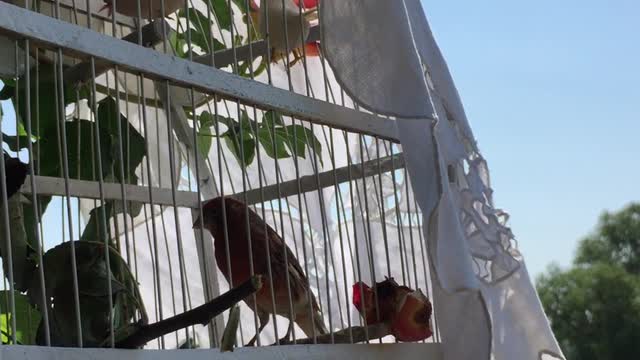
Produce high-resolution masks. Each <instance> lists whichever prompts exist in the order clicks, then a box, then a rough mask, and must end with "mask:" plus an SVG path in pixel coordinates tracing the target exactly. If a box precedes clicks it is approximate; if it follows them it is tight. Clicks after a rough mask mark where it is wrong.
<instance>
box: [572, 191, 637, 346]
mask: <svg viewBox="0 0 640 360" xmlns="http://www.w3.org/2000/svg"><path fill="white" fill-rule="evenodd" d="M599 262H602V263H607V264H612V265H618V266H622V267H623V268H624V269H625V270H626V271H628V272H629V273H631V274H635V275H640V204H631V205H629V206H627V207H626V208H624V209H622V210H621V211H619V212H615V213H609V212H604V213H603V214H602V215H601V216H600V223H599V224H598V227H597V228H596V231H595V232H594V233H593V234H591V235H589V236H587V237H586V238H585V239H584V240H582V241H581V242H580V244H579V246H578V251H577V254H576V259H575V263H576V264H593V263H599ZM639 338H640V335H639Z"/></svg>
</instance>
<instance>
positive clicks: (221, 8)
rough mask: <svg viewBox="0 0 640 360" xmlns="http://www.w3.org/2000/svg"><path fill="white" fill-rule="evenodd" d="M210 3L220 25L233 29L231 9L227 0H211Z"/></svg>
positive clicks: (222, 27)
mask: <svg viewBox="0 0 640 360" xmlns="http://www.w3.org/2000/svg"><path fill="white" fill-rule="evenodd" d="M209 5H211V8H212V10H213V13H214V14H215V16H216V19H217V20H218V26H220V28H221V29H225V30H231V25H232V19H231V9H229V4H228V3H227V0H209Z"/></svg>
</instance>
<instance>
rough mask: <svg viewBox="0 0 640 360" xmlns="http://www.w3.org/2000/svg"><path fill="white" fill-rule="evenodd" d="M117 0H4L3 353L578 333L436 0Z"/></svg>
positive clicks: (186, 350)
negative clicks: (499, 202) (497, 189)
mask: <svg viewBox="0 0 640 360" xmlns="http://www.w3.org/2000/svg"><path fill="white" fill-rule="evenodd" d="M103 5H105V3H102V2H101V1H95V0H87V1H76V0H55V1H50V0H39V1H29V0H25V1H14V2H0V47H1V48H2V54H1V55H0V56H1V57H0V76H1V80H2V83H3V88H2V90H1V91H0V99H1V100H2V110H3V118H2V120H3V121H2V123H1V126H2V131H1V132H0V140H1V142H2V144H3V148H4V151H5V161H4V163H1V162H0V164H1V165H0V178H2V181H1V185H2V186H1V190H2V191H1V193H2V197H1V198H0V200H1V203H2V221H1V225H0V228H1V229H0V232H1V233H0V238H2V239H3V242H2V244H0V245H1V248H2V249H1V254H0V255H1V256H2V264H3V268H2V270H3V275H4V276H3V280H4V289H3V290H2V295H1V296H0V313H1V314H0V315H1V316H2V317H1V319H2V321H1V322H0V326H1V329H0V330H2V333H1V337H2V342H3V344H8V345H11V346H3V347H2V348H1V349H2V350H1V351H2V352H1V354H2V355H3V356H5V355H6V356H7V358H15V359H18V358H27V357H28V358H47V357H52V356H56V357H61V356H64V357H67V356H68V357H70V358H74V357H80V356H83V357H84V356H91V357H92V358H96V359H97V358H104V359H113V358H114V357H131V358H133V357H135V358H150V357H152V356H153V357H158V356H159V357H167V358H168V357H175V356H180V355H184V356H187V357H192V358H199V357H205V356H206V357H210V356H219V357H220V358H238V357H243V358H274V359H275V358H284V357H286V358H294V357H295V358H298V357H300V358H329V357H338V358H346V357H356V358H368V359H373V358H380V359H382V358H388V357H392V356H397V357H403V358H429V359H471V358H473V359H478V358H481V359H489V358H490V357H492V358H495V359H514V358H518V359H561V358H562V355H561V351H560V349H559V348H558V345H557V343H556V341H555V339H554V337H553V334H552V333H551V330H550V328H549V325H548V322H547V320H546V318H545V316H544V314H543V312H542V309H541V306H540V304H539V301H538V298H537V294H536V292H535V290H534V288H533V287H532V285H531V282H530V280H529V276H528V274H527V272H526V267H525V266H524V262H523V259H522V256H521V254H520V253H519V252H518V250H517V246H516V243H515V240H514V236H513V234H512V233H511V231H510V229H509V228H508V226H507V224H506V221H507V215H506V213H504V212H502V211H501V210H499V209H497V208H495V207H494V204H493V200H492V189H491V186H490V183H489V175H488V168H487V164H486V161H485V160H484V158H483V157H482V156H481V154H480V152H479V150H478V147H477V144H476V142H475V140H474V137H473V134H472V132H471V128H470V126H469V124H468V123H467V119H466V116H465V113H464V110H463V108H462V105H461V102H460V99H459V97H458V94H457V91H456V89H455V86H454V85H453V81H452V79H451V77H450V75H449V72H448V70H447V66H446V63H445V61H444V59H443V57H442V55H441V54H440V51H439V49H438V47H437V45H436V43H435V40H434V39H433V36H432V34H431V32H430V30H429V25H428V23H427V21H426V18H425V16H424V12H423V9H422V7H421V4H420V2H419V1H418V0H397V1H363V0H359V1H356V0H353V1H338V0H321V1H317V0H305V1H299V0H261V1H258V2H255V1H253V0H208V1H203V0H188V1H182V0H130V1H129V0H110V1H108V2H107V3H106V5H105V6H103ZM16 159H19V160H21V161H22V162H19V161H17V160H16ZM29 345H38V346H29ZM78 348H83V349H78ZM95 348H102V349H95ZM113 348H126V349H130V350H126V351H125V350H116V349H113ZM151 349H162V351H160V352H157V351H155V352H152V351H149V350H151ZM194 349H200V350H194ZM202 349H208V350H206V351H205V350H202Z"/></svg>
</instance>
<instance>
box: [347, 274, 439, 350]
mask: <svg viewBox="0 0 640 360" xmlns="http://www.w3.org/2000/svg"><path fill="white" fill-rule="evenodd" d="M376 298H377V302H376ZM376 303H377V305H378V306H377V307H376ZM353 305H354V306H355V307H356V309H358V312H359V313H360V315H362V316H363V317H365V318H366V325H373V324H378V323H385V324H387V325H388V326H389V329H390V330H391V334H392V335H393V336H395V338H396V339H398V340H399V341H420V340H424V339H427V338H429V337H430V336H431V335H432V331H431V325H430V323H429V319H430V318H431V312H432V309H431V303H430V302H429V299H428V298H427V297H426V296H424V294H422V292H421V291H420V290H419V289H418V290H416V291H414V290H413V289H411V288H409V287H406V286H401V285H398V283H397V282H396V281H395V280H394V279H393V278H387V279H386V280H384V281H381V282H379V283H376V285H375V289H373V288H371V287H369V286H368V285H367V284H365V283H363V282H358V283H355V284H353Z"/></svg>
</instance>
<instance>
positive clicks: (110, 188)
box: [20, 154, 404, 209]
mask: <svg viewBox="0 0 640 360" xmlns="http://www.w3.org/2000/svg"><path fill="white" fill-rule="evenodd" d="M393 157H394V158H393V162H392V161H391V157H390V156H389V157H384V158H381V159H380V169H381V171H382V173H385V172H388V171H391V170H392V169H394V168H395V169H401V168H403V167H404V159H403V157H402V154H396V155H393ZM199 161H200V160H199ZM198 164H199V165H198V166H200V167H201V169H202V173H203V174H207V171H208V168H207V167H206V166H205V165H200V164H202V163H200V162H199V163H198ZM392 165H393V166H392ZM189 166H194V163H190V164H189ZM374 174H378V161H377V160H370V161H366V162H365V163H364V166H363V165H361V164H354V165H351V178H352V179H353V180H356V179H361V178H363V177H367V176H372V175H374ZM348 176H349V175H348V167H347V166H345V167H341V168H338V169H336V178H337V181H338V183H343V182H346V181H348ZM318 178H319V183H320V187H321V188H324V187H329V186H333V185H334V177H333V170H329V171H325V172H322V173H320V174H318ZM200 182H201V189H202V196H203V197H204V198H205V199H209V198H212V197H215V196H217V194H218V193H217V191H216V190H215V187H214V188H211V187H210V184H208V183H209V177H207V176H205V175H202V176H201V179H200ZM69 185H70V191H71V196H74V197H80V198H87V199H98V183H97V182H94V181H86V180H74V179H69ZM36 187H37V190H38V194H40V195H54V196H65V189H64V179H62V178H57V177H49V176H36ZM124 187H125V192H126V196H127V200H128V201H136V202H142V203H149V189H148V188H147V187H145V186H137V185H128V184H125V185H124ZM300 189H301V190H302V192H309V191H315V190H317V189H318V181H317V180H316V176H315V175H309V176H303V177H301V178H300ZM20 191H21V192H22V193H25V194H30V193H31V186H30V185H29V180H28V179H27V181H25V183H24V185H23V186H22V188H21V189H20ZM151 191H152V192H153V203H154V204H155V205H165V206H172V205H173V201H172V198H171V189H168V188H152V189H151ZM263 192H264V201H269V200H274V199H277V198H278V193H277V189H276V185H269V186H265V187H264V188H263ZM297 193H298V181H297V180H291V181H285V182H283V183H281V184H280V195H281V196H282V197H283V198H284V197H288V196H291V195H295V194H297ZM246 195H247V203H248V204H255V203H258V202H260V199H261V196H260V190H259V189H254V190H248V191H247V192H246ZM104 196H105V199H107V200H121V199H122V196H121V190H120V184H116V183H105V184H104ZM233 196H235V197H237V198H238V199H244V193H242V192H239V193H236V194H233ZM198 202H199V199H198V194H197V193H196V192H192V191H177V192H176V205H177V206H179V207H186V208H192V209H197V208H198Z"/></svg>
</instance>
